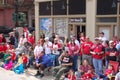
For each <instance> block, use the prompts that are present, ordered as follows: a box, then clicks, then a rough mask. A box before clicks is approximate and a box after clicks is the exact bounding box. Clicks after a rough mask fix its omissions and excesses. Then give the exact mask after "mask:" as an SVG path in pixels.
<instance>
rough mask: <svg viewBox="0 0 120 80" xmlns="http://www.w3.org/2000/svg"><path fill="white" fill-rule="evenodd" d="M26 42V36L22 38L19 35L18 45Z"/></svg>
mask: <svg viewBox="0 0 120 80" xmlns="http://www.w3.org/2000/svg"><path fill="white" fill-rule="evenodd" d="M26 42H27V38H22V37H21V38H20V41H19V44H18V46H22V45H24V43H26Z"/></svg>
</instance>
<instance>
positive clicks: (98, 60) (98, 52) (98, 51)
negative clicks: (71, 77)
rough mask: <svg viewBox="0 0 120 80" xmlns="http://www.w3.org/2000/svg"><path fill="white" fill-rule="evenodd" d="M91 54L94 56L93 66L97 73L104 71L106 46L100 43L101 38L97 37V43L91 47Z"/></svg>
mask: <svg viewBox="0 0 120 80" xmlns="http://www.w3.org/2000/svg"><path fill="white" fill-rule="evenodd" d="M91 54H92V56H93V66H94V68H95V72H96V73H97V74H99V73H102V71H103V62H102V59H103V54H104V47H103V46H102V44H101V43H100V40H99V38H95V43H94V44H93V46H92V47H91Z"/></svg>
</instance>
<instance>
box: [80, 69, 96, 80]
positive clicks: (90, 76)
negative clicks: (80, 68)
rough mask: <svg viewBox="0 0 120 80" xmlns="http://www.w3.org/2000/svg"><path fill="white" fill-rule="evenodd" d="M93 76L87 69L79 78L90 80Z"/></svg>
mask: <svg viewBox="0 0 120 80" xmlns="http://www.w3.org/2000/svg"><path fill="white" fill-rule="evenodd" d="M93 78H94V74H93V73H92V71H91V70H88V71H87V72H86V73H84V74H83V75H82V78H81V79H80V80H92V79H93Z"/></svg>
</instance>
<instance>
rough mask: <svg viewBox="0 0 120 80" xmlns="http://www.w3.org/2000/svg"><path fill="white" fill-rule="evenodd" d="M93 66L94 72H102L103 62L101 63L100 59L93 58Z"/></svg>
mask: <svg viewBox="0 0 120 80" xmlns="http://www.w3.org/2000/svg"><path fill="white" fill-rule="evenodd" d="M93 66H94V68H95V72H96V73H97V74H100V73H101V74H102V71H103V63H102V59H95V58H93Z"/></svg>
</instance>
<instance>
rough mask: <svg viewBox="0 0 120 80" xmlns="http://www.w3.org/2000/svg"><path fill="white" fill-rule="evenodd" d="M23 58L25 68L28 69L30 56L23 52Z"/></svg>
mask: <svg viewBox="0 0 120 80" xmlns="http://www.w3.org/2000/svg"><path fill="white" fill-rule="evenodd" d="M22 60H23V65H24V68H25V69H26V68H27V63H28V57H27V55H26V54H25V53H23V54H22Z"/></svg>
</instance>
